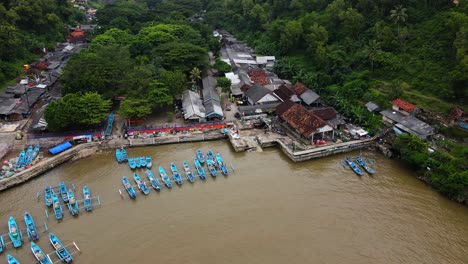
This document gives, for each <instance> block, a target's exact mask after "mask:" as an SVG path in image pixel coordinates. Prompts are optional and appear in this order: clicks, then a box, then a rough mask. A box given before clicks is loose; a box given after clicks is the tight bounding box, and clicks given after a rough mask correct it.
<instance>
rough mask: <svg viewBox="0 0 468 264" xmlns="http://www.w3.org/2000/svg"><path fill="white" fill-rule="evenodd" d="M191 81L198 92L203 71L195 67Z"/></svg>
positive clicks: (191, 74) (191, 72)
mask: <svg viewBox="0 0 468 264" xmlns="http://www.w3.org/2000/svg"><path fill="white" fill-rule="evenodd" d="M190 79H191V80H192V84H193V85H195V86H196V89H197V90H198V87H199V86H198V85H199V83H200V81H201V71H200V69H198V68H197V67H194V68H193V69H192V70H191V71H190Z"/></svg>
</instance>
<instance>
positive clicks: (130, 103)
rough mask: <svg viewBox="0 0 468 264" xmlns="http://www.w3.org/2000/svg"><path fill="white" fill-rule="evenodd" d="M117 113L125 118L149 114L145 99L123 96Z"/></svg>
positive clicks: (147, 103)
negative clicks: (123, 98)
mask: <svg viewBox="0 0 468 264" xmlns="http://www.w3.org/2000/svg"><path fill="white" fill-rule="evenodd" d="M119 114H120V115H121V116H122V117H123V118H125V119H140V118H143V117H145V116H148V115H149V114H151V106H150V103H149V101H148V100H147V99H135V98H125V100H123V101H122V102H121V103H120V108H119Z"/></svg>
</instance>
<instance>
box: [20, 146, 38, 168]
mask: <svg viewBox="0 0 468 264" xmlns="http://www.w3.org/2000/svg"><path fill="white" fill-rule="evenodd" d="M31 148H32V146H31ZM40 149H41V145H39V144H36V146H35V147H34V149H33V150H32V152H31V153H30V154H29V155H28V156H27V157H26V161H25V163H24V165H25V166H27V165H29V164H31V163H32V162H33V161H34V159H35V158H36V157H37V155H38V154H39V150H40Z"/></svg>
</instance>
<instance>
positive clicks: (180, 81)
mask: <svg viewBox="0 0 468 264" xmlns="http://www.w3.org/2000/svg"><path fill="white" fill-rule="evenodd" d="M159 81H160V82H162V83H163V84H164V86H165V87H168V88H169V91H170V93H171V95H172V96H173V97H176V96H179V95H181V94H182V92H183V91H185V90H186V89H187V87H188V86H187V76H186V75H185V74H184V73H182V72H181V71H178V70H176V71H163V72H161V73H160V75H159Z"/></svg>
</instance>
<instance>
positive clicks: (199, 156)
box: [197, 150, 205, 164]
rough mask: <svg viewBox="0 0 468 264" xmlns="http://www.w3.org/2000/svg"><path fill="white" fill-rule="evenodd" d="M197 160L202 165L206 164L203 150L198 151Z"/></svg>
mask: <svg viewBox="0 0 468 264" xmlns="http://www.w3.org/2000/svg"><path fill="white" fill-rule="evenodd" d="M197 160H198V161H199V162H200V164H203V163H205V156H204V155H203V152H202V151H201V150H197Z"/></svg>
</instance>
